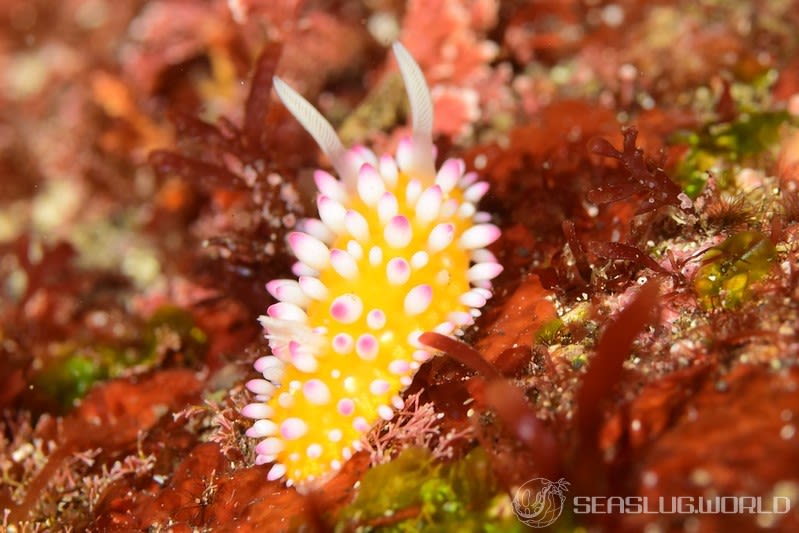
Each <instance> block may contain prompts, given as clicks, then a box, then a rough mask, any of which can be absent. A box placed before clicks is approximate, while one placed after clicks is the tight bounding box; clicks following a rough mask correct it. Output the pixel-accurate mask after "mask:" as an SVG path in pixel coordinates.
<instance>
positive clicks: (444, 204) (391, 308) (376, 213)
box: [242, 44, 502, 488]
mask: <svg viewBox="0 0 799 533" xmlns="http://www.w3.org/2000/svg"><path fill="white" fill-rule="evenodd" d="M394 53H395V55H396V58H397V62H398V64H399V66H400V72H401V74H402V77H403V80H404V82H405V85H406V89H407V91H408V98H409V100H410V103H411V114H412V120H413V127H414V131H413V136H412V137H411V138H406V139H403V140H402V141H401V142H400V143H399V146H398V148H397V154H396V158H394V157H391V156H382V157H379V158H378V157H376V156H375V154H374V153H372V151H371V150H369V149H367V148H364V147H360V146H359V147H354V148H352V149H350V150H347V151H345V150H344V148H343V147H342V144H341V141H340V140H339V139H338V136H337V135H336V133H335V131H334V130H333V128H332V126H331V125H330V124H329V123H328V122H327V121H326V120H325V119H324V118H323V117H322V116H321V114H320V113H319V112H318V111H317V110H316V109H314V108H313V106H311V104H309V103H308V102H307V101H305V100H304V99H303V98H302V97H301V96H300V95H299V94H297V93H296V92H294V91H293V90H292V89H291V88H289V87H288V85H286V84H285V83H283V82H282V81H280V80H279V79H276V80H275V90H276V92H277V94H278V96H279V97H280V98H281V100H283V102H284V103H285V104H286V107H287V108H288V109H289V111H291V113H292V114H293V115H294V116H295V117H296V118H297V120H298V121H300V123H302V125H303V126H304V127H305V128H306V129H308V131H309V133H310V134H311V135H312V136H313V137H314V139H315V140H316V141H317V142H318V143H319V145H320V147H321V148H322V150H323V151H324V152H325V153H326V154H327V155H328V156H329V157H330V159H331V161H332V163H333V165H334V167H335V168H336V170H337V171H338V173H339V174H340V175H341V176H342V180H343V181H338V180H337V179H336V178H335V177H333V176H332V175H330V174H328V173H327V172H324V171H317V172H316V173H315V175H314V179H315V181H316V184H317V187H318V188H319V195H318V197H317V207H318V210H319V219H309V220H305V221H303V222H302V225H301V227H300V231H295V232H293V233H291V234H290V235H289V237H288V244H289V246H290V248H291V249H292V251H293V252H294V254H295V256H296V257H297V259H298V261H297V263H296V264H295V266H294V269H293V271H294V273H295V274H296V275H297V277H298V279H296V280H295V279H281V280H274V281H271V282H269V283H268V284H267V287H266V288H267V290H268V291H269V293H270V294H271V295H272V296H274V297H275V298H276V299H277V300H278V302H277V303H275V304H274V305H271V306H270V307H269V308H268V309H267V313H266V316H263V317H261V318H260V321H261V324H262V325H263V327H264V329H265V332H266V337H267V339H268V341H269V345H270V348H271V351H272V355H269V356H265V357H261V358H259V359H258V360H257V361H256V362H255V365H254V366H255V369H256V370H257V371H258V372H259V373H261V374H262V376H263V378H262V379H254V380H251V381H249V382H248V383H247V388H248V389H250V391H251V392H252V393H253V394H254V395H255V399H254V401H253V403H251V404H249V405H247V406H246V407H245V408H244V409H243V410H242V414H244V415H245V416H247V417H250V418H253V419H255V420H256V421H255V423H254V424H253V425H252V427H251V428H250V429H249V430H248V431H247V435H248V436H250V437H253V438H257V439H260V442H259V443H258V445H257V446H256V454H257V456H256V462H257V463H258V464H266V463H272V467H271V469H270V470H269V473H268V475H267V477H268V479H270V480H276V479H281V478H285V479H286V483H287V484H288V485H297V486H298V487H299V488H304V487H307V486H309V485H311V484H313V483H315V482H318V481H320V480H323V479H326V477H327V476H328V475H330V474H331V473H333V472H335V471H336V470H338V469H339V468H340V467H341V465H342V463H343V461H346V460H347V459H349V458H350V457H351V455H352V454H353V452H355V451H357V450H359V449H360V446H361V444H360V440H361V438H362V436H363V434H364V433H365V432H366V431H368V430H369V428H370V427H371V426H372V425H374V424H375V423H376V422H377V421H379V420H390V419H391V418H392V417H393V416H394V410H395V409H399V408H401V407H402V405H403V401H402V398H401V396H400V394H401V392H402V391H403V390H404V389H405V388H406V387H407V386H408V385H410V383H411V380H412V378H413V375H414V374H415V372H416V370H417V369H418V368H419V366H420V364H421V363H423V362H425V361H426V360H427V359H429V358H430V357H431V356H432V354H431V352H430V351H429V349H427V348H426V347H425V346H424V345H422V344H421V343H420V342H419V336H420V335H421V334H422V333H423V332H425V331H436V332H439V333H441V334H444V335H457V334H461V333H463V328H465V327H467V326H469V325H470V324H472V322H473V321H474V318H475V317H477V316H479V315H480V308H481V307H482V306H484V305H485V303H486V301H487V299H488V298H490V297H491V294H492V293H491V280H492V279H493V278H495V277H496V276H498V275H499V273H500V272H501V271H502V267H501V266H500V265H499V263H498V262H497V260H496V258H495V257H494V255H493V254H492V253H491V252H490V251H488V250H487V249H486V247H487V246H488V245H490V244H491V243H493V242H494V241H495V240H496V239H497V238H499V234H500V231H499V228H497V227H496V226H494V225H493V224H491V223H490V218H491V217H490V216H489V215H488V213H484V212H478V211H477V208H476V205H477V203H478V202H479V201H480V199H481V198H482V197H483V195H484V194H485V193H486V192H487V190H488V184H487V183H486V182H484V181H479V180H478V178H477V175H476V174H474V173H472V172H466V169H465V164H464V163H463V161H462V160H460V159H449V160H447V161H445V162H444V163H443V164H442V166H441V168H440V169H439V170H438V171H437V172H436V171H435V168H434V161H433V144H432V119H433V116H432V105H431V101H430V95H429V90H428V88H427V85H426V83H425V81H424V77H423V76H422V72H421V70H420V69H419V66H418V65H417V64H416V63H415V62H414V61H413V59H412V58H411V56H410V54H408V52H407V50H405V48H404V47H402V45H400V44H395V45H394Z"/></svg>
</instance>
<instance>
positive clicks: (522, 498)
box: [513, 477, 569, 527]
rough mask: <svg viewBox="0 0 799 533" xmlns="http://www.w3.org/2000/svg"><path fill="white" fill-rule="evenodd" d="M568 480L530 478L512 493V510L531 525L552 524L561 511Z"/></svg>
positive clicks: (543, 525)
mask: <svg viewBox="0 0 799 533" xmlns="http://www.w3.org/2000/svg"><path fill="white" fill-rule="evenodd" d="M568 490H569V482H568V481H566V480H565V479H563V478H560V479H559V480H557V481H550V480H548V479H545V478H542V477H537V478H535V479H531V480H530V481H528V482H527V483H525V484H524V485H522V486H521V487H519V488H518V489H516V494H514V495H513V511H514V512H515V513H516V516H517V517H518V518H519V520H521V521H522V522H524V523H525V524H527V525H528V526H531V527H546V526H548V525H550V524H553V523H554V522H555V520H557V519H558V518H559V517H560V513H561V512H563V503H564V502H565V501H566V491H568Z"/></svg>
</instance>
